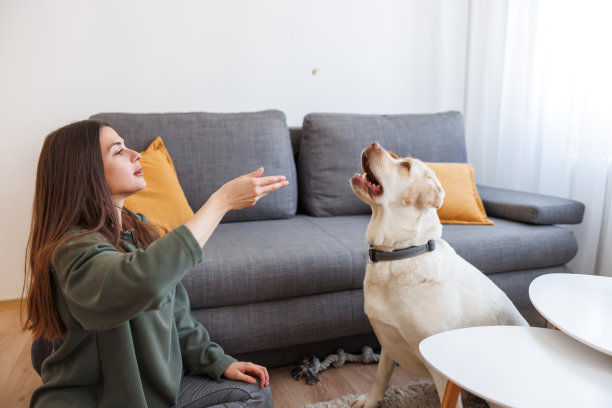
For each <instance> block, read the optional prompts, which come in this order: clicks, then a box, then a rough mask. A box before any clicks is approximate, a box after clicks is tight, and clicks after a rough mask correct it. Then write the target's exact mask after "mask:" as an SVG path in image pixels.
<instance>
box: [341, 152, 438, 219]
mask: <svg viewBox="0 0 612 408" xmlns="http://www.w3.org/2000/svg"><path fill="white" fill-rule="evenodd" d="M361 167H362V169H363V172H364V174H355V175H354V176H353V178H352V179H351V187H352V188H353V191H354V192H355V194H356V195H357V197H359V198H360V199H361V200H362V201H364V202H365V203H366V204H369V205H370V207H372V208H374V207H378V206H385V207H395V206H400V207H401V206H404V207H406V206H412V207H417V208H423V209H425V208H435V209H438V208H440V207H441V206H442V201H443V200H444V190H443V189H442V186H441V185H440V182H439V181H438V179H437V178H436V174H435V173H434V172H433V170H431V169H430V168H429V167H427V166H426V165H425V163H423V162H422V161H420V160H418V159H414V158H411V157H408V158H406V157H397V156H396V155H395V154H393V153H391V152H389V151H387V150H385V149H383V148H382V147H381V146H380V145H379V144H378V143H377V142H374V143H372V144H371V145H369V146H368V147H366V148H365V149H364V150H363V152H362V153H361Z"/></svg>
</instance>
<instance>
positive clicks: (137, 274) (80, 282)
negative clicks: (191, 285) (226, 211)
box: [30, 214, 236, 408]
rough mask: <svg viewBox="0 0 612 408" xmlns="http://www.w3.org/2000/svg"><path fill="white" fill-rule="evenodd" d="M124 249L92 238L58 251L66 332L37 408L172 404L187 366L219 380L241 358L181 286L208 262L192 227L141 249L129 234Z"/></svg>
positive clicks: (47, 366) (46, 371)
mask: <svg viewBox="0 0 612 408" xmlns="http://www.w3.org/2000/svg"><path fill="white" fill-rule="evenodd" d="M137 216H138V218H139V219H140V220H141V221H144V222H147V220H146V218H145V217H144V216H143V215H142V214H137ZM72 233H74V232H72ZM121 244H122V246H123V247H124V248H125V250H126V251H127V252H126V253H122V252H120V251H118V250H117V249H116V248H115V247H113V246H112V245H111V244H109V243H108V242H107V241H106V239H105V238H104V237H103V236H102V235H101V234H98V233H89V234H86V235H84V236H82V237H80V238H76V239H72V240H70V241H68V242H67V243H66V244H64V245H62V246H61V247H60V248H59V249H58V251H57V255H56V257H55V258H54V262H53V266H54V268H53V278H54V284H55V294H56V306H57V308H58V311H59V313H60V316H61V318H62V321H63V322H64V324H65V326H66V335H65V337H64V338H58V339H53V352H52V354H51V355H50V356H49V357H48V358H47V359H46V360H45V361H44V363H43V365H42V373H41V377H42V381H43V385H42V386H41V387H40V388H38V389H37V390H36V391H35V392H34V394H33V395H32V399H31V401H30V406H31V407H62V408H66V407H79V408H84V407H130V408H138V407H143V408H146V407H148V408H156V407H171V406H173V405H174V404H175V400H176V397H177V392H178V389H179V384H180V382H181V378H182V375H183V370H184V369H186V370H188V371H189V372H190V373H193V374H208V375H210V376H211V377H213V378H215V379H219V378H220V377H221V375H222V374H223V372H224V371H225V369H226V368H227V367H228V366H229V365H230V364H231V363H232V362H234V361H236V360H235V359H233V358H232V357H230V356H228V355H226V354H225V353H224V352H223V350H222V349H221V347H220V346H219V345H217V344H215V343H213V342H211V341H210V338H209V336H208V332H207V331H206V329H205V328H204V327H203V326H202V325H201V324H200V323H199V322H198V321H197V320H196V319H194V318H193V317H192V316H191V312H190V308H189V299H188V297H187V293H186V291H185V288H184V287H183V285H182V284H181V283H180V282H181V278H182V277H183V276H184V275H185V273H187V272H188V271H189V270H190V269H191V268H192V267H193V266H194V265H196V264H198V263H199V262H201V261H202V249H201V248H200V246H199V244H198V242H197V240H196V239H195V238H194V236H193V234H192V233H191V231H189V229H188V228H187V227H186V226H184V225H180V226H178V227H177V228H175V229H174V230H172V231H171V232H169V233H168V234H166V235H165V236H163V237H162V238H160V239H158V240H157V241H155V242H153V243H152V244H151V245H150V246H149V247H148V248H147V249H146V250H142V249H139V248H137V247H136V245H135V241H134V235H133V231H132V230H130V231H126V232H123V233H122V241H121Z"/></svg>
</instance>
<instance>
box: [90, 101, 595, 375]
mask: <svg viewBox="0 0 612 408" xmlns="http://www.w3.org/2000/svg"><path fill="white" fill-rule="evenodd" d="M92 119H97V120H101V121H104V122H107V123H109V124H110V125H111V126H113V128H114V129H115V130H116V131H117V132H118V133H119V135H121V136H122V137H123V138H124V139H125V142H126V145H127V146H129V147H131V148H133V149H136V150H144V149H145V148H146V147H147V145H148V144H149V143H150V142H151V141H152V140H153V139H154V138H155V137H157V136H161V137H162V138H163V140H164V143H165V145H166V147H167V148H168V151H169V152H170V155H171V156H172V159H173V161H174V164H175V167H176V169H177V173H178V176H179V180H180V182H181V185H182V187H183V189H184V191H185V194H186V196H187V199H188V201H189V203H190V205H191V207H192V208H193V209H194V210H197V209H198V208H199V207H200V206H201V205H202V204H203V203H204V202H205V201H206V199H207V197H208V196H209V195H210V194H211V193H212V192H213V191H215V190H216V189H217V188H218V187H220V186H221V185H222V184H223V183H225V182H226V181H229V180H230V179H232V178H234V177H237V176H239V175H241V174H244V173H247V172H250V171H253V170H255V169H256V168H258V167H259V166H263V167H264V168H265V173H264V175H273V174H285V175H286V176H287V178H288V179H289V180H290V185H289V186H288V187H286V188H285V189H283V190H279V191H277V192H275V193H273V194H270V195H268V196H267V197H265V198H264V199H262V200H261V201H260V202H259V203H258V204H257V205H256V206H255V207H253V208H248V209H245V210H242V211H238V212H232V213H229V214H228V215H227V216H226V218H224V220H223V222H222V223H221V224H220V225H219V227H218V228H217V230H216V231H215V232H214V234H213V235H212V237H211V238H210V240H209V241H208V243H207V244H206V245H205V247H204V248H203V251H204V261H203V262H202V263H201V264H200V265H198V266H196V267H195V268H194V269H193V270H192V271H191V272H189V273H188V274H187V275H186V276H185V278H184V279H183V283H184V285H185V287H186V289H187V291H188V293H189V296H190V300H191V307H192V311H193V314H194V316H195V317H196V318H197V319H198V320H200V321H201V322H202V323H203V324H204V326H205V327H206V328H207V329H208V330H209V332H210V334H211V337H212V339H213V340H214V341H216V342H218V343H219V344H221V345H222V346H223V348H224V349H225V350H226V352H227V353H229V354H231V355H233V356H235V357H236V358H238V359H243V360H250V361H255V362H258V363H260V364H264V365H267V366H270V367H272V366H278V365H286V364H295V363H297V362H299V361H300V359H301V357H303V356H304V355H306V354H315V355H318V356H319V357H321V356H325V355H327V354H329V353H333V352H335V351H336V350H337V349H338V348H344V349H345V350H346V351H349V352H355V351H358V350H360V349H361V347H362V346H364V345H369V346H372V347H377V342H376V337H375V336H374V334H373V332H372V328H371V326H370V324H369V322H368V319H367V317H366V316H365V314H364V311H363V291H362V280H363V277H364V274H365V266H366V263H365V260H364V256H363V254H364V251H365V249H366V248H367V245H366V243H365V238H364V234H365V230H366V226H367V224H368V221H369V208H368V207H367V206H366V205H365V204H363V203H362V202H361V201H360V200H358V199H357V198H356V197H355V196H354V195H353V193H352V191H351V188H350V184H349V179H350V177H351V176H352V175H353V174H354V173H355V172H361V170H360V152H361V150H362V149H363V148H364V147H365V146H367V145H368V144H369V143H370V142H372V141H378V142H380V143H381V144H382V145H383V146H384V147H385V148H387V149H389V150H391V151H394V152H395V153H397V154H398V155H401V156H407V155H411V156H413V157H417V158H420V159H423V160H425V161H432V162H436V161H437V162H466V161H467V155H466V147H465V139H464V131H463V120H462V117H461V114H459V113H458V112H444V113H436V114H420V115H350V114H309V115H307V116H306V117H305V118H304V123H303V126H302V128H292V129H289V128H288V127H287V125H286V121H285V116H284V114H283V113H282V112H280V111H272V110H271V111H263V112H252V113H231V114H230V113H227V114H214V113H167V114H122V113H102V114H97V115H94V116H92ZM478 191H479V193H480V195H481V198H482V199H483V202H484V205H485V209H486V211H487V214H488V216H489V218H491V220H493V221H494V223H495V225H492V226H485V225H445V226H444V232H443V238H444V239H446V240H447V241H448V242H449V243H450V244H451V245H452V246H453V247H454V248H455V250H456V251H457V253H458V254H459V255H461V256H462V257H464V258H465V259H466V260H467V261H469V262H470V263H472V264H473V265H475V266H476V267H477V268H479V269H480V270H481V271H482V272H483V273H485V274H487V276H489V277H490V278H491V279H492V280H493V281H494V282H495V283H496V284H497V285H498V286H499V287H500V288H501V289H502V290H504V291H505V292H506V293H507V294H508V296H509V297H510V299H511V300H512V301H513V302H514V304H515V305H516V306H517V308H518V309H519V310H520V311H521V313H522V314H523V315H524V316H525V318H526V319H527V320H528V321H529V322H530V323H531V324H533V325H544V324H545V322H544V320H543V318H542V317H541V316H540V315H539V314H538V313H537V312H536V311H535V309H534V308H533V307H532V305H531V303H530V301H529V298H528V286H529V284H530V282H531V281H532V280H533V279H534V278H535V277H537V276H539V275H542V274H547V273H553V272H563V273H566V272H567V273H569V272H571V271H570V270H569V269H568V268H567V267H566V266H565V264H566V263H567V262H568V261H570V260H571V259H572V258H573V257H574V255H575V254H576V251H577V243H576V239H575V238H574V235H573V234H572V232H571V231H570V230H569V229H568V228H566V227H563V226H560V225H559V224H573V223H580V222H581V221H582V216H583V212H584V206H583V205H582V204H581V203H578V202H575V201H571V200H566V199H560V198H555V197H548V196H542V195H536V194H529V193H523V192H516V191H508V190H502V189H497V188H491V187H485V186H478Z"/></svg>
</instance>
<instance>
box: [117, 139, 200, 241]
mask: <svg viewBox="0 0 612 408" xmlns="http://www.w3.org/2000/svg"><path fill="white" fill-rule="evenodd" d="M141 154H142V158H141V159H140V165H141V166H142V171H143V172H144V178H145V181H146V182H147V187H146V188H145V189H144V190H142V191H139V192H138V193H136V194H133V195H131V196H130V197H128V198H127V199H126V200H125V202H124V203H123V205H124V206H125V207H127V208H129V209H130V210H132V211H134V212H141V213H143V214H144V215H145V217H147V218H148V220H149V221H150V222H151V224H153V225H155V226H156V227H157V229H158V231H159V233H160V234H161V235H165V234H167V233H168V232H170V231H171V230H173V229H174V228H175V227H177V226H179V225H181V224H184V223H185V222H186V221H187V220H189V219H190V218H191V217H193V210H192V209H191V207H190V206H189V203H188V202H187V198H186V197H185V193H184V192H183V189H182V188H181V184H180V183H179V180H178V176H177V175H176V170H175V169H174V164H173V163H172V159H171V158H170V154H169V153H168V150H166V146H164V142H163V141H162V139H161V137H158V138H157V139H155V140H153V141H152V142H151V144H150V145H149V147H147V150H145V151H144V152H141Z"/></svg>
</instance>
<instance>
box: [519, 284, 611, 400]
mask: <svg viewBox="0 0 612 408" xmlns="http://www.w3.org/2000/svg"><path fill="white" fill-rule="evenodd" d="M529 298H530V299H531V303H533V305H534V306H535V308H536V309H537V311H538V312H540V313H541V314H542V316H544V317H545V318H546V320H548V321H549V322H550V323H551V324H553V325H554V326H555V327H556V328H558V329H559V330H561V331H563V332H564V333H567V334H568V335H569V336H572V337H573V338H575V339H576V340H578V341H581V342H583V343H584V344H586V345H588V346H590V347H593V348H594V349H596V350H599V351H601V352H602V353H606V354H609V355H612V278H610V277H606V276H595V275H578V274H568V273H552V274H549V275H542V276H540V277H538V278H536V279H534V281H533V282H531V285H530V286H529ZM610 406H611V407H612V403H611V404H610Z"/></svg>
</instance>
